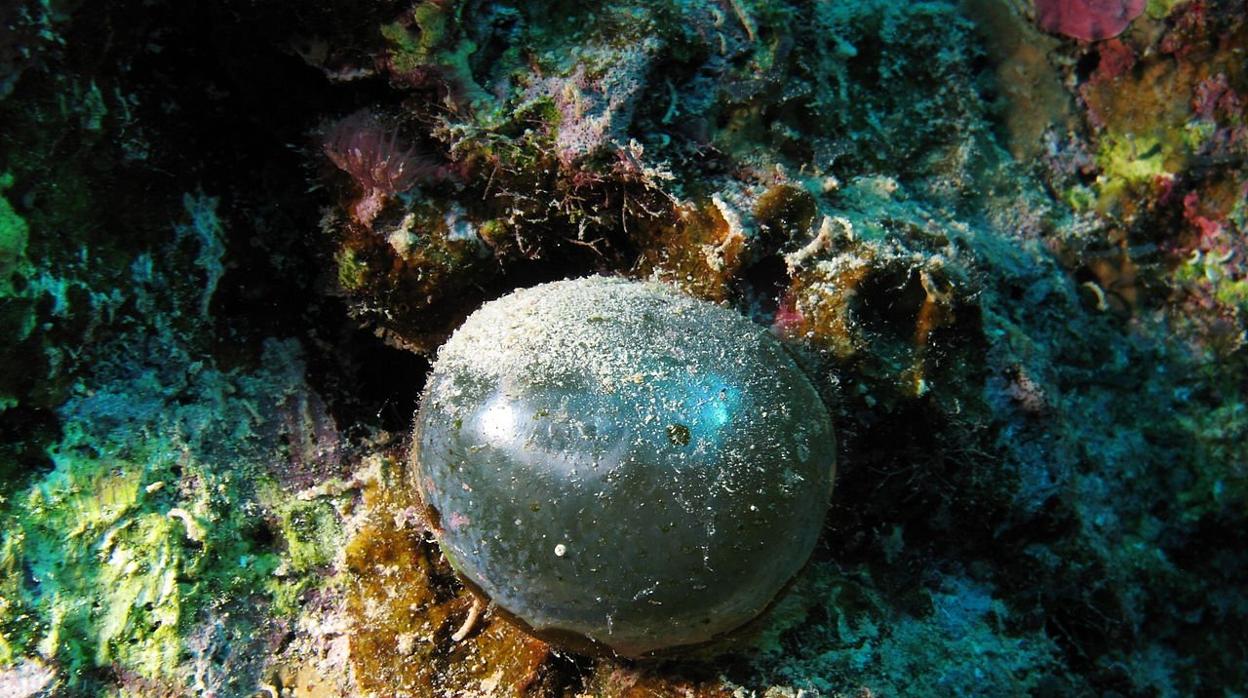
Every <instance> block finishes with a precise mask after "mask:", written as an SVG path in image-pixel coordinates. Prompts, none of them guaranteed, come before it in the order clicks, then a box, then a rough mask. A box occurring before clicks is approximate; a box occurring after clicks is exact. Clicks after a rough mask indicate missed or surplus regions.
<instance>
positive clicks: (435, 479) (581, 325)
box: [412, 277, 835, 656]
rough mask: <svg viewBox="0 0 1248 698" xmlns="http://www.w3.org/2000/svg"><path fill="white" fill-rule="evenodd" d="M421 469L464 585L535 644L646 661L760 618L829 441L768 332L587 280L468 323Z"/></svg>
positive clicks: (453, 350)
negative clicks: (537, 640) (518, 624)
mask: <svg viewBox="0 0 1248 698" xmlns="http://www.w3.org/2000/svg"><path fill="white" fill-rule="evenodd" d="M412 457H413V461H414V462H413V465H414V467H413V468H412V472H413V473H414V480H415V483H414V484H415V486H416V487H417V488H418V489H419V490H420V493H421V496H422V498H423V499H424V501H425V503H426V504H428V505H429V507H430V509H431V511H432V512H433V513H434V516H435V517H436V521H435V527H436V528H437V537H438V542H439V544H440V546H441V548H442V551H443V553H444V554H445V555H446V557H447V559H448V560H449V561H450V563H451V565H452V566H453V567H454V568H455V569H456V571H458V572H459V573H460V574H461V575H462V576H463V577H464V578H465V579H466V580H467V581H468V582H470V583H471V584H472V585H474V586H475V587H477V588H478V589H479V590H480V591H481V592H483V593H484V594H486V595H487V596H489V598H490V599H491V600H493V601H494V602H495V603H496V604H497V605H498V606H499V607H501V608H502V609H504V610H505V611H506V612H508V613H509V614H510V615H511V616H512V617H514V618H516V619H518V620H520V621H522V622H523V623H524V624H525V625H527V626H528V627H529V628H530V630H532V631H533V632H535V633H536V634H538V635H539V636H542V637H546V638H547V639H554V640H556V641H559V640H564V641H567V640H573V641H574V642H573V644H576V643H577V642H580V643H583V642H584V641H585V640H588V641H590V642H591V643H593V644H594V645H596V646H606V647H608V648H610V649H611V650H613V651H615V652H617V653H619V654H621V655H626V656H640V655H644V654H647V653H651V652H654V651H657V650H662V649H666V648H671V647H677V646H681V645H690V644H696V643H701V642H704V641H706V640H709V639H711V638H713V637H715V636H717V635H720V634H723V633H725V632H727V631H730V630H733V629H734V628H737V627H739V626H741V625H743V624H744V623H746V622H748V621H749V620H751V619H753V618H754V617H756V616H757V615H758V614H759V613H761V612H762V611H763V610H764V609H765V608H766V607H767V606H768V604H769V603H770V602H771V601H772V599H773V598H774V597H775V596H776V594H777V593H778V591H779V590H780V589H781V588H782V587H783V586H784V585H785V584H786V583H787V582H788V581H789V580H790V579H791V578H792V577H793V576H794V575H795V574H796V573H797V572H798V570H799V569H800V568H801V567H802V566H803V564H804V563H805V562H806V560H807V558H808V557H809V556H810V553H811V550H812V549H813V547H814V545H815V541H816V539H817V538H818V535H819V530H820V527H821V524H822V521H823V517H824V514H825V510H826V506H827V500H828V497H829V495H830V494H831V490H832V480H833V474H834V470H835V436H834V433H833V429H832V424H831V420H830V418H829V416H828V412H827V409H826V408H825V406H824V404H823V402H822V401H821V399H820V397H819V395H818V394H817V393H816V391H815V389H814V387H813V386H812V385H811V383H810V381H809V380H808V379H807V377H806V376H805V375H804V374H803V373H802V372H801V370H799V369H798V367H797V366H796V365H795V364H794V362H793V360H792V359H791V358H790V357H789V356H788V354H786V353H785V350H784V349H783V347H781V346H780V344H779V343H778V342H777V341H776V340H775V338H773V337H772V336H771V335H770V334H769V333H768V332H767V331H766V330H765V329H763V328H761V327H759V326H758V325H756V324H754V323H752V322H751V321H749V320H748V319H746V318H744V317H742V316H741V315H739V314H737V313H735V312H733V311H731V310H728V309H725V308H721V307H719V306H716V305H714V304H711V303H708V302H705V301H701V300H697V299H694V298H690V297H688V296H685V295H683V294H681V293H679V292H677V291H675V290H673V289H671V288H669V287H667V286H664V285H662V284H659V283H641V282H635V281H626V280H622V279H612V278H605V277H590V278H584V279H577V280H570V281H559V282H555V283H549V284H544V285H540V286H536V287H533V288H529V289H525V290H521V291H517V292H515V293H512V294H511V295H508V296H505V297H503V298H500V299H498V300H495V301H492V302H490V303H487V304H486V305H484V306H483V307H482V308H480V309H479V310H477V311H476V312H475V313H473V314H472V315H471V316H470V317H469V318H468V319H467V321H465V323H464V324H463V326H462V327H461V328H460V329H459V330H458V331H457V332H456V333H455V334H454V336H452V337H451V339H450V340H449V341H447V343H446V344H445V345H444V346H443V347H442V349H441V350H440V351H439V353H438V359H437V362H436V363H435V365H434V368H433V372H432V374H431V376H430V378H429V382H428V385H427V386H426V389H425V393H424V395H423V397H422V401H421V406H420V409H419V412H418V414H417V417H416V432H415V438H414V443H413V449H412Z"/></svg>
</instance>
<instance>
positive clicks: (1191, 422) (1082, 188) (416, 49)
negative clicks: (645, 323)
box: [0, 0, 1248, 698]
mask: <svg viewBox="0 0 1248 698" xmlns="http://www.w3.org/2000/svg"><path fill="white" fill-rule="evenodd" d="M1246 50H1248V7H1245V4H1244V2H1243V1H1242V0H1147V1H1145V0H1034V1H1033V0H931V1H924V2H892V1H885V0H867V1H864V2H850V1H849V0H817V1H805V0H801V1H799V0H773V1H767V2H764V1H763V0H613V1H612V2H603V3H586V2H566V1H563V0H550V1H549V2H504V1H497V2H488V1H484V0H370V1H368V2H364V1H362V0H342V1H337V0H317V1H316V2H301V3H290V2H281V1H279V0H213V1H212V2H207V1H200V0H188V1H185V2H172V1H169V0H119V1H117V2H97V3H86V2H81V0H14V1H13V2H8V3H5V4H4V5H3V7H2V8H0V337H3V339H4V342H3V343H0V695H2V696H19V697H22V698H29V697H33V696H180V695H202V696H255V695H267V696H291V697H294V696H298V697H301V698H314V697H315V698H322V697H328V696H377V697H390V696H534V697H538V696H540V697H546V696H550V697H554V696H654V695H661V696H666V695H680V696H699V697H704V696H765V697H767V698H780V697H784V696H789V697H795V696H868V695H871V696H923V695H932V696H948V695H984V696H1001V695H1040V696H1065V695H1117V696H1186V695H1211V696H1237V695H1243V690H1244V689H1243V687H1244V686H1246V685H1248V643H1246V642H1245V639H1244V635H1243V630H1242V629H1243V628H1244V627H1248V589H1246V587H1245V583H1244V580H1245V579H1248V406H1246V403H1248V169H1246V168H1248V115H1246V112H1245V107H1246V106H1248V60H1245V51H1246ZM595 274H597V275H603V276H608V277H622V278H628V279H633V280H644V281H648V282H655V283H662V284H666V285H668V286H669V287H670V288H671V289H673V291H672V292H673V293H677V292H679V293H681V294H686V295H687V296H691V297H696V298H700V299H702V300H704V301H709V302H712V303H716V304H719V305H721V306H723V307H724V308H729V309H731V310H732V311H733V312H735V313H739V314H740V315H742V316H745V317H747V318H749V319H750V320H751V321H752V322H754V323H756V324H757V326H758V327H759V328H761V330H760V331H766V332H770V333H771V334H772V335H773V336H774V337H775V338H776V341H777V342H779V343H780V344H781V345H782V346H783V347H784V350H785V352H786V353H787V354H789V355H791V356H792V357H793V360H794V361H795V362H796V363H797V365H799V366H800V368H801V370H802V371H803V372H804V373H805V374H806V376H807V377H808V378H809V380H810V383H811V385H812V386H813V388H814V390H815V391H816V392H817V393H818V395H819V396H820V399H821V401H822V402H823V404H825V405H826V406H827V408H828V409H829V410H830V413H831V418H832V421H833V423H834V429H835V433H836V434H837V437H838V438H837V439H836V441H835V446H834V448H835V452H836V461H837V464H838V466H837V474H836V483H835V489H834V493H833V495H832V496H831V498H830V501H829V507H828V511H827V514H826V518H825V520H824V522H823V524H822V530H821V531H820V533H819V537H818V541H817V543H816V544H815V549H814V553H813V555H812V557H811V560H810V562H809V563H808V564H807V565H806V567H805V568H803V569H802V570H801V571H800V572H799V573H798V574H797V575H796V577H795V579H794V580H793V581H792V583H791V584H790V585H789V586H788V588H787V589H786V590H784V591H783V593H781V594H780V596H779V597H778V598H777V599H776V600H775V602H774V603H773V604H772V605H771V606H770V608H769V609H768V610H767V611H766V612H765V613H764V614H763V615H762V616H761V617H759V618H758V619H757V620H755V621H753V622H751V623H750V624H748V625H747V626H746V627H744V628H742V629H740V630H738V631H736V632H733V633H730V634H728V635H727V636H725V637H723V638H721V639H719V640H717V641H716V642H715V643H713V644H710V645H706V646H702V647H699V648H697V649H696V650H693V651H690V652H687V653H683V654H681V655H679V656H673V657H665V658H663V659H661V660H651V661H634V660H628V659H621V658H617V657H612V656H610V655H604V654H601V653H600V654H594V653H585V654H582V653H579V652H577V651H573V650H570V649H568V648H567V647H564V646H561V645H559V644H548V643H547V642H545V641H543V640H542V639H539V638H536V637H533V636H530V635H529V634H527V633H526V632H524V630H523V629H521V628H520V627H519V626H517V625H516V624H514V623H512V622H511V621H510V620H509V619H508V618H506V617H505V615H506V614H504V613H501V612H500V611H499V610H498V609H496V608H493V607H489V606H485V607H482V606H481V605H480V604H477V603H475V602H474V599H475V597H474V595H473V592H472V591H470V590H469V589H468V588H466V587H465V585H464V583H463V582H462V581H461V580H460V579H459V578H458V577H457V576H456V574H455V572H454V570H453V568H452V567H451V566H450V564H449V563H448V561H447V560H446V559H445V558H444V557H443V556H442V555H441V553H440V551H439V549H438V547H437V545H436V544H435V542H434V531H433V530H432V529H433V527H434V525H435V524H436V523H437V522H433V521H431V520H430V519H429V518H428V517H427V514H426V509H425V504H426V503H425V502H422V501H420V498H419V497H418V495H417V492H416V488H414V487H412V486H411V476H412V473H411V472H410V471H411V466H410V463H409V454H410V448H409V445H410V444H409V439H410V433H411V429H412V424H413V416H414V414H415V412H416V406H417V401H418V399H419V397H420V393H421V390H422V388H423V386H424V383H425V381H426V379H427V377H428V374H429V371H430V365H431V361H432V359H433V358H434V356H435V355H436V351H437V349H438V347H440V346H441V345H442V344H443V343H444V342H445V341H446V340H447V338H448V337H449V336H450V335H451V334H452V333H453V332H454V331H455V329H456V328H458V327H459V326H460V325H461V324H462V323H463V322H464V319H465V318H466V317H467V316H468V315H469V314H470V313H471V312H472V311H474V310H475V309H477V308H478V307H480V306H481V305H482V304H484V303H486V302H488V301H490V300H493V299H496V298H499V297H502V296H505V295H507V294H508V293H510V292H512V291H515V290H517V289H521V288H527V287H531V286H535V285H537V284H540V283H543V282H549V281H558V280H563V279H572V278H578V277H585V276H590V275H595ZM691 341H692V340H691ZM552 351H553V348H552ZM533 352H534V353H535V354H536V356H537V358H538V359H539V360H540V357H541V356H542V353H541V352H542V349H541V348H540V347H538V348H535V349H534V350H533ZM623 418H624V417H621V419H623ZM673 438H676V439H677V440H680V439H683V438H685V437H684V436H683V435H682V433H681V432H679V430H678V431H677V432H675V433H674V434H673ZM827 446H828V447H829V448H832V445H831V443H829V444H827ZM741 496H742V497H744V496H746V495H745V494H741ZM516 583H517V584H519V583H520V581H519V580H516ZM642 600H643V601H644V599H642Z"/></svg>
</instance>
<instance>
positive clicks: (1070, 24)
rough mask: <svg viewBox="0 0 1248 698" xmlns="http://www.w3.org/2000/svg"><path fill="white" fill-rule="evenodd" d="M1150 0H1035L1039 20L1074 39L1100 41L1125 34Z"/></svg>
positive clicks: (1054, 30) (1048, 27) (1038, 21)
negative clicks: (1147, 0)
mask: <svg viewBox="0 0 1248 698" xmlns="http://www.w3.org/2000/svg"><path fill="white" fill-rule="evenodd" d="M1145 4H1146V0H1035V5H1036V24H1037V25H1039V26H1040V28H1041V29H1043V30H1045V31H1047V32H1051V33H1054V34H1062V35H1063V36H1068V37H1070V38H1072V39H1081V40H1083V41H1100V40H1101V39H1109V38H1111V37H1115V36H1118V35H1119V34H1121V33H1122V32H1123V31H1124V30H1125V29H1126V28H1127V26H1128V25H1130V24H1131V21H1132V20H1134V19H1135V18H1136V17H1139V16H1140V14H1141V13H1143V12H1144V6H1145Z"/></svg>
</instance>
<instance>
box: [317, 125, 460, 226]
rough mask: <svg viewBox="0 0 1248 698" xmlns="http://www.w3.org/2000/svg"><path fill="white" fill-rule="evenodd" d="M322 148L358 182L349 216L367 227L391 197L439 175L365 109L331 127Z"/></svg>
mask: <svg viewBox="0 0 1248 698" xmlns="http://www.w3.org/2000/svg"><path fill="white" fill-rule="evenodd" d="M322 148H323V149H324V151H325V155H326V156H327V157H328V158H329V159H330V161H332V162H333V163H334V164H335V165H337V166H338V169H340V170H342V171H344V172H346V173H347V174H349V175H351V178H352V179H354V180H355V182H356V184H358V185H359V187H360V189H361V192H362V196H361V197H360V198H359V199H358V200H357V201H356V202H355V203H353V204H352V205H351V207H350V210H351V217H352V218H353V219H354V220H355V221H356V222H357V223H359V224H360V225H363V226H366V227H371V226H372V223H373V219H375V218H376V217H377V214H379V213H381V209H382V207H384V206H385V204H386V201H387V200H388V199H389V198H390V197H391V196H394V195H395V194H398V193H401V192H404V191H407V190H408V189H411V188H412V187H413V186H415V185H416V183H417V182H419V181H420V180H422V179H433V178H435V177H438V176H439V175H440V174H441V169H440V168H439V167H438V166H437V165H435V164H434V163H433V162H431V161H429V160H428V159H426V158H424V157H421V156H419V155H417V154H416V151H415V149H414V148H412V147H404V146H403V145H401V144H400V142H399V137H398V133H397V132H396V131H394V130H392V129H387V128H386V127H385V126H383V125H382V124H381V123H380V122H379V121H378V120H377V117H376V116H374V115H373V114H371V113H369V112H367V111H359V112H356V113H354V114H352V115H350V116H348V117H346V118H344V119H342V120H340V121H338V122H337V123H335V124H334V125H333V126H331V127H330V128H329V131H328V132H327V133H326V134H325V140H324V142H323V144H322Z"/></svg>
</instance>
